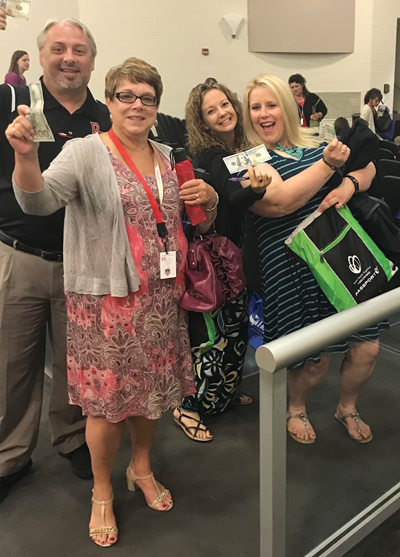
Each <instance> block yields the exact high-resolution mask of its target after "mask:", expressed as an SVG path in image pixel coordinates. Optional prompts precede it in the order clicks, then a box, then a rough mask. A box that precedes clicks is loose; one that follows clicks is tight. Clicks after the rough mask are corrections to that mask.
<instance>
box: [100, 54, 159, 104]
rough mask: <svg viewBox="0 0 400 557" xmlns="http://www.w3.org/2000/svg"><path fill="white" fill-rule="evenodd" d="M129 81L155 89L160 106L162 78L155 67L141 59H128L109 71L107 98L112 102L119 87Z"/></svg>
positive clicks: (106, 87)
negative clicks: (123, 82) (122, 82)
mask: <svg viewBox="0 0 400 557" xmlns="http://www.w3.org/2000/svg"><path fill="white" fill-rule="evenodd" d="M124 79H127V80H128V81H130V82H131V83H147V85H150V86H151V87H153V89H154V91H155V93H156V97H157V106H158V105H159V104H160V99H161V95H162V92H163V84H162V81H161V76H160V74H159V73H158V71H157V70H156V68H155V67H154V66H150V64H148V63H147V62H145V61H144V60H140V58H134V57H132V58H127V59H126V60H125V61H124V62H122V64H119V65H118V66H114V67H113V68H111V69H110V70H108V72H107V75H106V83H105V89H106V90H105V96H106V98H107V99H110V100H111V101H112V100H113V98H114V95H115V92H116V90H117V87H118V85H119V84H120V83H121V81H123V80H124Z"/></svg>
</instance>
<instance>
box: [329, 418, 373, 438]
mask: <svg viewBox="0 0 400 557" xmlns="http://www.w3.org/2000/svg"><path fill="white" fill-rule="evenodd" d="M335 418H336V419H337V421H338V422H340V423H341V424H343V425H344V427H345V428H346V429H347V431H349V426H348V424H347V422H346V418H352V419H353V420H354V421H355V423H356V428H357V431H358V433H359V434H360V435H361V439H357V438H356V437H354V435H351V433H350V432H349V435H350V437H351V438H352V439H354V441H357V443H362V444H365V443H369V442H370V441H372V437H373V435H372V433H371V434H370V435H369V436H368V437H363V436H362V433H361V428H360V414H359V413H358V412H357V410H354V411H353V412H349V413H348V414H345V415H344V416H339V415H338V413H337V412H336V414H335Z"/></svg>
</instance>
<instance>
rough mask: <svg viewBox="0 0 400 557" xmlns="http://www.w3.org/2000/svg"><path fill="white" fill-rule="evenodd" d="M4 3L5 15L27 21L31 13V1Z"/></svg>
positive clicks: (8, 0)
mask: <svg viewBox="0 0 400 557" xmlns="http://www.w3.org/2000/svg"><path fill="white" fill-rule="evenodd" d="M5 3H6V6H5V8H6V13H7V15H9V16H11V17H19V18H22V19H29V14H30V12H31V0H6V2H5ZM2 7H4V6H2Z"/></svg>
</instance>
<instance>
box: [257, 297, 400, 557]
mask: <svg viewBox="0 0 400 557" xmlns="http://www.w3.org/2000/svg"><path fill="white" fill-rule="evenodd" d="M398 311H400V287H399V288H396V289H395V290H392V291H391V292H387V293H385V294H381V295H380V296H377V297H376V298H373V299H372V300H368V301H367V302H363V303H362V304H360V305H358V306H356V307H353V308H350V309H348V310H346V311H342V312H340V313H337V314H335V315H332V316H330V317H327V318H326V319H323V320H321V321H319V322H318V323H314V324H313V325H309V326H308V327H305V328H303V329H301V330H299V331H296V332H294V333H291V334H289V335H287V336H284V337H281V338H279V339H277V340H274V341H273V342H269V343H268V344H264V345H263V346H260V348H258V350H257V352H256V361H257V364H258V365H259V367H260V533H261V535H260V555H261V557H286V550H285V545H286V544H285V538H286V383H287V367H288V366H290V365H291V364H293V363H295V362H298V361H299V360H302V359H303V358H305V357H307V356H309V355H310V354H313V353H315V352H318V351H320V350H321V349H323V348H324V347H326V346H329V345H331V344H334V343H335V342H337V341H339V340H341V339H344V338H346V337H349V336H351V335H353V334H355V333H357V332H359V331H361V330H362V329H365V328H366V327H369V326H371V325H373V324H374V323H377V322H378V321H380V320H382V319H385V318H387V317H389V315H392V314H393V313H396V312H398ZM264 371H267V372H269V373H264ZM399 485H400V484H399ZM385 497H386V496H385ZM375 503H376V511H375V512H374V513H373V514H371V516H369V517H367V518H365V517H362V518H360V517H356V519H357V520H356V519H354V520H355V525H354V524H353V523H352V522H354V521H350V523H349V524H348V532H347V533H346V536H343V537H342V538H341V537H340V536H339V535H338V536H336V534H338V533H335V534H334V535H333V536H331V538H332V539H333V538H334V539H335V540H336V539H337V542H336V543H332V542H331V538H328V540H325V542H323V543H322V544H320V546H319V547H318V548H316V550H315V551H313V552H311V553H310V554H309V555H308V556H306V557H317V556H318V557H342V556H343V555H344V554H345V553H346V552H347V551H348V550H349V549H350V548H351V547H353V546H354V545H355V543H357V542H358V541H360V540H361V539H363V538H364V537H365V536H366V535H367V534H368V533H370V532H371V531H372V530H373V529H374V528H376V527H377V526H379V524H381V523H382V522H383V520H385V518H387V517H388V516H390V515H391V514H393V513H394V512H396V510H398V509H399V508H400V490H399V493H397V492H396V493H395V494H394V495H393V496H390V497H389V498H385V501H384V505H380V503H379V501H377V502H375ZM360 516H361V515H360ZM324 548H325V549H326V550H325V549H324Z"/></svg>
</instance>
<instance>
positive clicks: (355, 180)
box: [343, 174, 360, 193]
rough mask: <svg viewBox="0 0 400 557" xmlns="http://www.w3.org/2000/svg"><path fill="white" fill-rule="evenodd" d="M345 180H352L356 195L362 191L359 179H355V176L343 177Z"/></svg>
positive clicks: (347, 175)
mask: <svg viewBox="0 0 400 557" xmlns="http://www.w3.org/2000/svg"><path fill="white" fill-rule="evenodd" d="M344 178H348V179H349V180H351V181H352V182H353V186H354V189H355V192H354V193H358V192H359V191H360V184H359V183H358V180H357V178H354V176H352V175H351V174H346V176H343V179H344Z"/></svg>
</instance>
